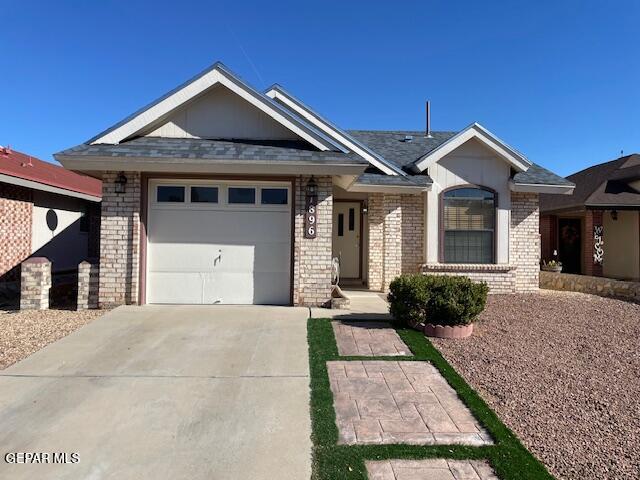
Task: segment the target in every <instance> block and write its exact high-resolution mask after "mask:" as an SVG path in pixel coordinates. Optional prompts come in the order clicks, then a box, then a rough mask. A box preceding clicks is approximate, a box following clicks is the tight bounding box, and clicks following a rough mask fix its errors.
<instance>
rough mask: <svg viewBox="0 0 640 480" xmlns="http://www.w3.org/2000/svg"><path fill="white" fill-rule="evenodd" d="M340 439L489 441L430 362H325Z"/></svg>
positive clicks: (424, 442)
mask: <svg viewBox="0 0 640 480" xmlns="http://www.w3.org/2000/svg"><path fill="white" fill-rule="evenodd" d="M327 370H328V373H329V381H330V384H331V391H332V392H333V399H334V408H335V412H336V423H337V425H338V430H339V434H340V435H339V443H342V444H390V443H407V444H414V445H433V444H463V445H476V446H477V445H487V444H491V443H492V441H491V437H490V436H489V434H488V433H487V432H486V431H485V430H484V429H483V428H482V427H481V426H480V424H479V423H478V422H477V421H476V420H475V418H474V417H473V416H472V415H471V412H470V411H469V409H468V408H467V407H466V406H465V405H464V404H463V403H462V401H461V400H460V399H459V398H458V395H457V394H456V393H455V391H454V390H453V389H452V388H451V387H450V386H449V384H448V383H447V382H446V380H445V379H444V377H442V375H441V374H440V372H438V370H437V369H436V368H435V367H434V366H433V365H431V364H430V363H429V362H411V361H385V360H378V361H346V362H345V361H332V362H327Z"/></svg>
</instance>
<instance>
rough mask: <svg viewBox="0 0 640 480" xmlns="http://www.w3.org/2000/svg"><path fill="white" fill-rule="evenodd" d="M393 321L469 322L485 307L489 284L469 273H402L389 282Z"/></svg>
mask: <svg viewBox="0 0 640 480" xmlns="http://www.w3.org/2000/svg"><path fill="white" fill-rule="evenodd" d="M389 290H390V291H389V297H388V298H389V303H390V309H389V310H390V312H391V315H393V318H394V320H395V322H397V323H399V324H401V325H406V326H409V327H413V326H414V325H416V324H418V323H421V322H425V323H433V324H437V325H451V326H454V325H468V324H469V323H472V322H473V321H474V320H475V319H476V318H477V316H478V315H479V314H480V313H481V312H482V311H483V310H484V307H485V305H486V302H487V293H488V291H489V288H488V287H487V284H486V283H484V282H481V283H474V282H472V281H471V280H470V279H469V278H468V277H457V276H456V277H451V276H440V275H420V274H415V275H402V276H400V277H398V278H396V279H395V280H394V281H393V282H391V285H390V286H389Z"/></svg>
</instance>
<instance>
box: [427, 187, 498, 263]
mask: <svg viewBox="0 0 640 480" xmlns="http://www.w3.org/2000/svg"><path fill="white" fill-rule="evenodd" d="M441 200H442V210H441V211H442V224H441V225H442V230H443V232H442V235H441V237H440V238H441V239H442V240H443V241H442V250H441V253H442V255H441V258H442V261H443V262H444V263H494V262H495V258H494V252H495V248H494V245H495V224H496V221H495V218H496V195H495V193H494V192H493V191H491V190H488V189H485V188H481V187H460V188H454V189H451V190H446V191H445V192H444V193H443V194H442V197H441Z"/></svg>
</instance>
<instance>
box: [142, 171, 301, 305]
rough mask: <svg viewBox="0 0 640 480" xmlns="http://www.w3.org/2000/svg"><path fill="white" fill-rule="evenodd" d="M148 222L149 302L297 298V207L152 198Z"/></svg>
mask: <svg viewBox="0 0 640 480" xmlns="http://www.w3.org/2000/svg"><path fill="white" fill-rule="evenodd" d="M175 184H180V183H179V182H176V183H175ZM153 188H154V187H153V186H152V185H150V188H149V190H150V193H151V195H150V198H151V199H153V198H154V197H153V196H152V192H153V191H154V190H153ZM147 227H148V232H147V241H148V243H147V301H148V302H149V303H177V304H199V303H204V304H215V303H223V304H253V303H255V304H279V305H286V304H289V303H290V295H291V291H290V282H291V278H290V275H291V210H290V206H289V208H287V209H286V210H285V209H282V207H275V208H274V207H273V206H266V207H265V206H261V205H249V206H246V207H243V208H237V206H235V205H234V206H223V205H220V206H216V207H215V208H203V207H202V205H198V204H190V203H188V202H186V203H184V204H181V205H179V206H177V207H175V206H172V205H168V204H156V203H153V202H152V203H151V204H150V205H149V210H148V222H147Z"/></svg>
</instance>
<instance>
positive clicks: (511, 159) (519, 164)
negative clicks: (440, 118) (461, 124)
mask: <svg viewBox="0 0 640 480" xmlns="http://www.w3.org/2000/svg"><path fill="white" fill-rule="evenodd" d="M472 138H475V139H477V140H479V141H480V142H481V143H483V144H484V145H485V146H487V147H489V148H490V149H491V150H493V151H494V152H495V153H496V154H498V156H500V157H501V158H502V159H503V160H505V161H506V162H507V163H509V164H510V165H511V166H512V167H514V168H515V169H516V170H517V171H519V172H524V171H526V170H527V169H528V168H529V167H530V166H531V162H530V161H529V160H528V159H527V158H526V157H525V156H524V155H522V154H521V153H519V152H518V151H517V150H515V149H513V148H511V147H510V146H509V145H507V144H506V143H505V142H503V141H502V140H500V139H499V138H498V137H496V136H495V135H493V134H492V133H491V132H489V130H487V129H486V128H484V127H483V126H482V125H480V124H478V123H472V124H471V125H469V126H468V127H466V128H465V129H463V130H461V131H460V132H458V133H457V134H456V135H454V136H453V137H451V138H450V139H449V140H447V141H446V142H444V143H442V144H441V145H439V146H437V147H436V148H434V149H433V150H432V151H430V152H429V153H427V154H426V155H424V156H423V157H421V158H420V159H418V160H417V161H416V162H415V163H414V165H413V169H414V170H416V171H418V172H424V171H425V170H426V169H427V168H428V167H430V166H431V165H433V164H434V163H436V162H438V161H439V160H441V159H442V158H443V157H444V156H446V155H448V154H450V153H451V152H453V151H454V150H456V149H457V148H458V147H460V146H461V145H462V144H463V143H465V142H467V141H469V140H471V139H472Z"/></svg>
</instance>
